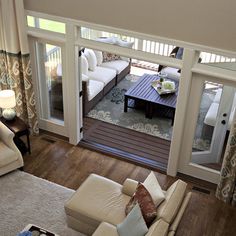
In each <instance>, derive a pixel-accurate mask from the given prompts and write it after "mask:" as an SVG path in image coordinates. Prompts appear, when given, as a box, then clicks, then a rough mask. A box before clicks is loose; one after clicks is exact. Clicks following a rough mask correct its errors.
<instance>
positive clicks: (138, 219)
mask: <svg viewBox="0 0 236 236" xmlns="http://www.w3.org/2000/svg"><path fill="white" fill-rule="evenodd" d="M117 231H118V234H119V236H127V235H129V236H144V235H145V234H146V233H147V232H148V228H147V225H146V223H145V221H144V219H143V216H142V212H141V209H140V207H139V204H136V205H135V206H134V208H133V209H132V210H131V212H130V213H129V214H128V215H127V217H126V218H125V219H124V221H123V222H122V223H120V224H118V225H117Z"/></svg>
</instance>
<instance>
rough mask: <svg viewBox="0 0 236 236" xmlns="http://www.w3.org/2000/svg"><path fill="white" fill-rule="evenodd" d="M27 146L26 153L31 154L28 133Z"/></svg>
mask: <svg viewBox="0 0 236 236" xmlns="http://www.w3.org/2000/svg"><path fill="white" fill-rule="evenodd" d="M27 146H28V153H29V154H31V148H30V138H29V131H28V132H27Z"/></svg>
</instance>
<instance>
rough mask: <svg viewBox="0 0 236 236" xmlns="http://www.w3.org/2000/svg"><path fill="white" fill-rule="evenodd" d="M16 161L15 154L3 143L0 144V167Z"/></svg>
mask: <svg viewBox="0 0 236 236" xmlns="http://www.w3.org/2000/svg"><path fill="white" fill-rule="evenodd" d="M17 159H18V157H17V155H16V153H15V152H14V151H13V150H11V149H10V148H9V147H7V146H6V145H5V144H4V143H3V142H0V166H1V167H3V166H6V165H8V164H10V163H12V162H14V161H16V160H17Z"/></svg>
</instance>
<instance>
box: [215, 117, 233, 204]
mask: <svg viewBox="0 0 236 236" xmlns="http://www.w3.org/2000/svg"><path fill="white" fill-rule="evenodd" d="M235 117H236V116H235ZM216 197H217V198H218V199H220V200H222V201H224V202H226V203H229V204H231V205H232V206H236V119H235V118H234V124H232V127H231V130H230V135H229V139H228V143H227V147H226V151H225V155H224V160H223V164H222V169H221V176H220V183H219V184H218V187H217V190H216Z"/></svg>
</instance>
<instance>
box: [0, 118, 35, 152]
mask: <svg viewBox="0 0 236 236" xmlns="http://www.w3.org/2000/svg"><path fill="white" fill-rule="evenodd" d="M0 121H1V122H2V123H3V124H4V125H6V126H7V127H8V128H9V129H10V130H11V131H12V132H13V133H14V134H15V137H16V138H20V137H22V136H24V135H26V136H27V152H28V153H29V154H30V153H31V149H30V139H29V134H30V132H29V128H28V126H27V125H26V124H25V122H24V121H23V120H21V119H20V118H19V117H15V118H14V120H11V121H8V120H6V119H4V118H3V117H0Z"/></svg>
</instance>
